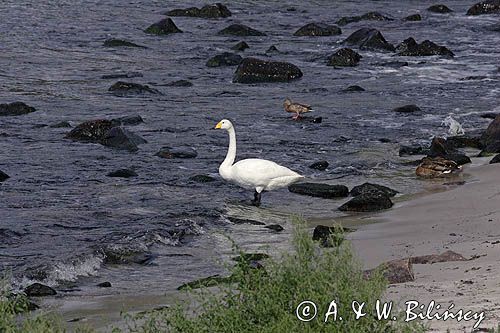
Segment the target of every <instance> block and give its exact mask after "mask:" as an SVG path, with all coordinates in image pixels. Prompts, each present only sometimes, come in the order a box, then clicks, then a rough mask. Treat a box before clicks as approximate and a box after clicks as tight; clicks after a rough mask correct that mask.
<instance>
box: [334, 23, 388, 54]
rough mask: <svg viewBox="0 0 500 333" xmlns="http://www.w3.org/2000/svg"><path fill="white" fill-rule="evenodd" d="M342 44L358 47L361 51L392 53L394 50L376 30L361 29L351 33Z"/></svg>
mask: <svg viewBox="0 0 500 333" xmlns="http://www.w3.org/2000/svg"><path fill="white" fill-rule="evenodd" d="M344 43H345V44H347V45H353V46H357V47H359V48H360V49H361V50H381V51H391V52H394V51H395V48H394V46H393V45H392V44H390V43H389V42H387V41H386V40H385V38H384V36H382V34H381V33H380V31H378V30H377V29H371V28H361V29H359V30H356V31H355V32H353V33H352V34H351V35H350V36H349V37H347V39H346V40H344Z"/></svg>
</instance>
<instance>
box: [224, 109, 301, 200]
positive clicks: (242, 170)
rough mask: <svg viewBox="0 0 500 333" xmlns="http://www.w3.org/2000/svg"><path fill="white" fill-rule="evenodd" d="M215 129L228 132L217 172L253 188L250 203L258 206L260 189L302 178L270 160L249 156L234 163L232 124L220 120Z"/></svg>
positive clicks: (234, 146)
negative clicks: (224, 151)
mask: <svg viewBox="0 0 500 333" xmlns="http://www.w3.org/2000/svg"><path fill="white" fill-rule="evenodd" d="M215 129H224V130H226V131H227V132H228V133H229V149H228V151H227V155H226V159H225V160H224V162H222V164H221V165H220V167H219V174H220V175H221V177H222V178H223V179H224V180H227V181H229V182H232V183H235V184H237V185H239V186H241V187H243V188H246V189H253V190H254V199H253V201H252V204H253V205H254V206H257V207H258V206H260V201H261V194H262V191H264V190H267V191H270V190H275V189H278V188H281V187H286V186H288V185H290V184H293V183H295V182H297V181H298V180H300V179H302V178H304V176H301V175H299V174H298V173H296V172H295V171H292V170H290V169H288V168H286V167H284V166H281V165H279V164H276V163H274V162H272V161H268V160H262V159H259V158H249V159H245V160H241V161H238V162H236V163H234V159H235V158H236V132H235V130H234V126H233V124H232V123H231V122H230V121H229V120H227V119H223V120H221V121H220V122H219V123H218V124H217V125H216V126H215Z"/></svg>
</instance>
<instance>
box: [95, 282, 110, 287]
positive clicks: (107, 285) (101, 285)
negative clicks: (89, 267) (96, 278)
mask: <svg viewBox="0 0 500 333" xmlns="http://www.w3.org/2000/svg"><path fill="white" fill-rule="evenodd" d="M97 286H98V287H100V288H111V282H109V281H105V282H101V283H99V284H98V285H97Z"/></svg>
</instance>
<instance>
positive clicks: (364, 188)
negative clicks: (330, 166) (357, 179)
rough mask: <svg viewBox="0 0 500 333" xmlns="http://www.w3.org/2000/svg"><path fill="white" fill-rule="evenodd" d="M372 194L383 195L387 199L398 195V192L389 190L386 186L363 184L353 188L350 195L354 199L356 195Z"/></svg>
mask: <svg viewBox="0 0 500 333" xmlns="http://www.w3.org/2000/svg"><path fill="white" fill-rule="evenodd" d="M374 192H378V193H382V194H385V195H386V196H388V197H393V196H395V195H396V194H398V193H399V192H398V191H396V190H393V189H392V188H389V187H387V186H383V185H378V184H372V183H364V184H361V185H358V186H354V187H353V188H352V190H351V192H350V194H351V195H352V196H353V197H356V196H358V195H363V194H368V193H374Z"/></svg>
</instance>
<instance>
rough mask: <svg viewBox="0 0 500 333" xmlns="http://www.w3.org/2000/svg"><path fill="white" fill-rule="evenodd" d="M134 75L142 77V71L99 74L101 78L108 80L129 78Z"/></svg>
mask: <svg viewBox="0 0 500 333" xmlns="http://www.w3.org/2000/svg"><path fill="white" fill-rule="evenodd" d="M134 77H142V73H139V72H130V73H118V74H106V75H103V76H101V79H104V80H110V79H131V78H134Z"/></svg>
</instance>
